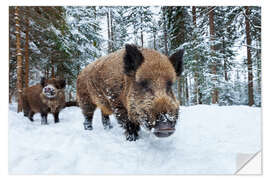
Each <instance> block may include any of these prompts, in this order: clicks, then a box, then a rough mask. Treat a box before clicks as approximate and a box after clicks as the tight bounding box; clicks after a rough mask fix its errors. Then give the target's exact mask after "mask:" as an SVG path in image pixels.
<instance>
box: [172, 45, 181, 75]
mask: <svg viewBox="0 0 270 180" xmlns="http://www.w3.org/2000/svg"><path fill="white" fill-rule="evenodd" d="M183 55H184V49H180V50H178V51H177V52H176V53H174V54H172V55H171V56H170V57H169V60H170V61H171V63H172V65H173V67H174V69H175V72H176V75H177V76H180V75H181V73H182V71H183Z"/></svg>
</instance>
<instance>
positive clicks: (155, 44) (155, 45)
mask: <svg viewBox="0 0 270 180" xmlns="http://www.w3.org/2000/svg"><path fill="white" fill-rule="evenodd" d="M154 50H157V43H156V32H154Z"/></svg>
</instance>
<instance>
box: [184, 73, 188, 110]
mask: <svg viewBox="0 0 270 180" xmlns="http://www.w3.org/2000/svg"><path fill="white" fill-rule="evenodd" d="M185 86H186V105H189V92H188V78H187V75H186V76H185Z"/></svg>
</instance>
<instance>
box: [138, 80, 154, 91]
mask: <svg viewBox="0 0 270 180" xmlns="http://www.w3.org/2000/svg"><path fill="white" fill-rule="evenodd" d="M139 86H140V87H141V88H142V89H143V90H145V91H149V92H152V89H151V87H150V81H149V80H147V79H145V80H142V81H140V82H139Z"/></svg>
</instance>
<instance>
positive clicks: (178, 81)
mask: <svg viewBox="0 0 270 180" xmlns="http://www.w3.org/2000/svg"><path fill="white" fill-rule="evenodd" d="M181 81H182V80H181V77H179V78H178V80H177V89H178V101H179V104H180V105H183V104H182V99H181V95H182V88H181Z"/></svg>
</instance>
